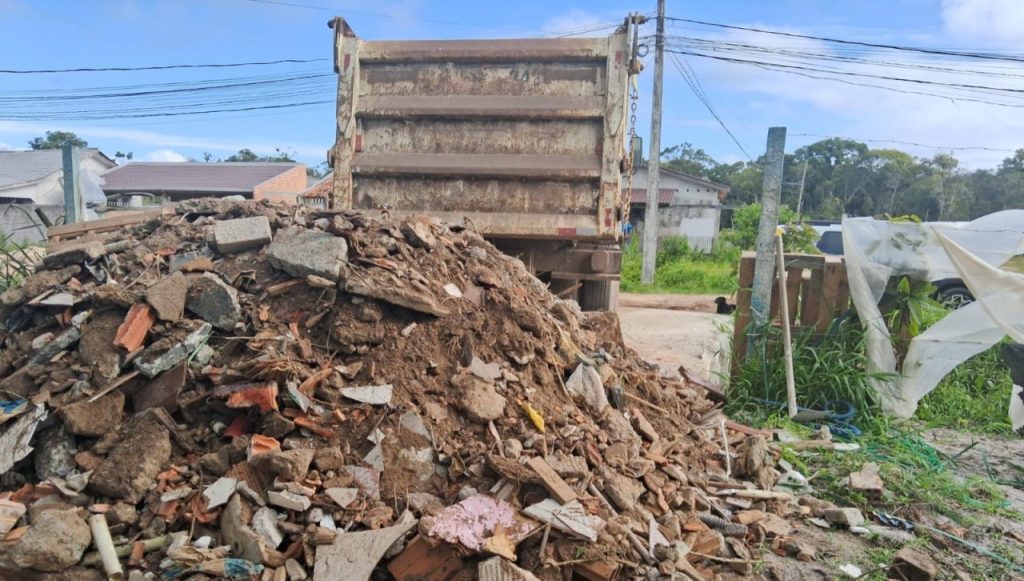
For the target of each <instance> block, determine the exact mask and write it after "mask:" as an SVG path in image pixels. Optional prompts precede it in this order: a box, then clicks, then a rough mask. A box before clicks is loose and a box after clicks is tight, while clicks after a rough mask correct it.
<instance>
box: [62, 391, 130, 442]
mask: <svg viewBox="0 0 1024 581" xmlns="http://www.w3.org/2000/svg"><path fill="white" fill-rule="evenodd" d="M57 415H58V416H60V418H61V420H63V421H64V427H65V428H67V430H68V431H69V432H71V433H72V434H75V435H78V436H89V437H92V438H98V437H100V436H102V435H104V434H106V433H107V432H110V431H111V430H114V429H116V428H117V427H118V426H119V425H121V419H122V418H123V417H124V394H123V393H121V392H120V391H114V392H111V393H108V394H107V395H105V396H103V397H101V398H99V399H98V400H96V401H94V402H90V401H89V398H85V399H81V400H79V401H76V402H75V403H73V404H69V405H66V406H64V407H62V408H60V410H58V411H57Z"/></svg>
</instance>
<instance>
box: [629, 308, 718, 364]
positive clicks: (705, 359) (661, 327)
mask: <svg viewBox="0 0 1024 581" xmlns="http://www.w3.org/2000/svg"><path fill="white" fill-rule="evenodd" d="M714 298H715V297H714V296H710V300H708V296H707V295H630V294H623V295H620V297H619V320H620V321H621V324H622V334H623V336H624V337H625V339H626V344H627V345H629V346H630V347H632V348H633V349H636V351H637V352H638V353H640V355H641V356H642V357H643V358H644V359H646V360H648V361H650V362H651V363H657V364H658V365H659V366H660V367H661V370H662V373H665V374H669V375H675V374H678V371H677V370H678V368H679V366H680V365H684V366H686V369H687V370H688V371H690V372H692V373H696V374H698V375H700V376H701V377H704V378H706V379H712V378H714V377H717V376H716V373H717V372H718V371H719V370H720V369H724V368H725V367H726V364H725V362H726V361H727V358H723V355H725V356H727V352H728V337H729V335H730V334H731V328H732V319H731V317H728V316H725V315H716V314H715V313H714V303H713V300H714ZM657 305H661V308H651V307H655V306H657ZM683 306H689V307H690V308H688V309H682V307H683ZM702 306H703V307H704V310H705V311H706V312H695V311H696V310H697V309H698V308H701V307H702ZM707 311H710V312H707ZM722 329H725V330H726V332H724V333H723V331H722Z"/></svg>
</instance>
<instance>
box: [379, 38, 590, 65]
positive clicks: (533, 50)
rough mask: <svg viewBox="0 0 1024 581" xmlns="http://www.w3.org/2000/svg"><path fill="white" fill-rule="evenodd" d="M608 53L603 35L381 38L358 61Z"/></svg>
mask: <svg viewBox="0 0 1024 581" xmlns="http://www.w3.org/2000/svg"><path fill="white" fill-rule="evenodd" d="M607 55H608V40H607V39H605V38H529V39H513V40H490V39H488V40H380V41H372V42H363V43H362V47H361V48H360V57H359V58H360V60H362V61H363V62H365V63H372V62H378V61H382V62H401V61H417V62H438V61H447V60H461V61H469V62H480V61H498V62H503V61H531V60H533V61H544V60H599V61H603V60H604V59H605V57H606V56H607Z"/></svg>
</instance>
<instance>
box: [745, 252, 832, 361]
mask: <svg viewBox="0 0 1024 581" xmlns="http://www.w3.org/2000/svg"><path fill="white" fill-rule="evenodd" d="M754 261H755V253H754V252H752V251H746V252H744V253H743V256H742V257H741V258H740V268H739V289H740V290H739V291H737V295H736V322H735V327H734V330H733V355H732V361H733V371H734V372H735V371H736V370H737V368H738V366H739V364H740V363H741V362H742V361H743V360H744V359H745V358H746V355H747V340H746V337H747V329H748V327H749V326H750V321H751V314H750V299H751V287H752V286H753V284H754ZM784 262H785V265H786V295H787V299H788V307H789V324H790V325H791V326H792V328H793V333H794V334H796V333H799V332H801V331H803V330H807V329H814V331H815V332H817V333H824V332H825V331H827V330H828V327H829V325H831V324H832V321H833V320H834V319H835V318H836V317H838V316H840V315H841V314H843V312H845V311H846V309H847V308H848V307H849V303H850V286H849V283H848V282H847V279H846V264H845V262H844V261H843V258H842V257H840V256H820V255H814V254H786V255H785V256H784ZM772 280H773V281H776V282H775V283H774V284H773V285H772V301H771V307H770V310H769V313H770V320H771V321H772V324H773V325H774V326H779V325H780V324H781V321H780V320H779V304H778V303H779V298H778V282H777V280H778V274H777V273H776V274H773V275H772Z"/></svg>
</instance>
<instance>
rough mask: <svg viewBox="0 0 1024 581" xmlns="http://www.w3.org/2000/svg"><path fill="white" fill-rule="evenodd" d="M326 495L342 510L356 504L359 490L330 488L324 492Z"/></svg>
mask: <svg viewBox="0 0 1024 581" xmlns="http://www.w3.org/2000/svg"><path fill="white" fill-rule="evenodd" d="M324 494H326V495H327V497H328V498H330V499H331V500H332V501H334V504H337V505H338V506H340V507H341V508H345V507H346V506H348V505H350V504H352V503H353V502H355V500H356V498H358V497H359V489H358V488H328V489H326V490H324Z"/></svg>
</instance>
